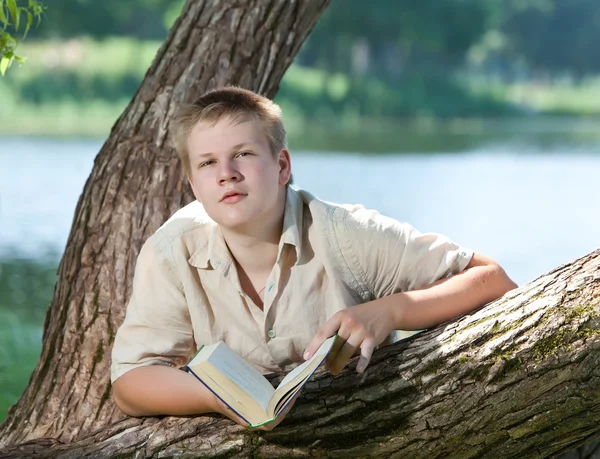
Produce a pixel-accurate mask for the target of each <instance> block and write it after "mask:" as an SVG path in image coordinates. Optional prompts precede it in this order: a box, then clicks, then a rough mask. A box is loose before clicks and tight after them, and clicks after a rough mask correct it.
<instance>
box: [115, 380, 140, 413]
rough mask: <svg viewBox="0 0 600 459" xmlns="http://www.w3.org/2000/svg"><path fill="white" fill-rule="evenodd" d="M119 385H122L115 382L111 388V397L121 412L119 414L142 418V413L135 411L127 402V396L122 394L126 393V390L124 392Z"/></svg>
mask: <svg viewBox="0 0 600 459" xmlns="http://www.w3.org/2000/svg"><path fill="white" fill-rule="evenodd" d="M121 385H122V384H118V383H117V381H115V382H114V383H113V386H112V396H113V400H114V402H115V405H117V407H118V408H119V409H120V410H121V412H122V413H123V414H126V415H127V416H132V417H140V416H144V413H142V412H140V411H139V410H137V409H136V408H135V407H134V406H132V404H131V403H130V402H129V401H128V400H127V395H126V394H124V393H123V392H126V390H124V388H123V387H121Z"/></svg>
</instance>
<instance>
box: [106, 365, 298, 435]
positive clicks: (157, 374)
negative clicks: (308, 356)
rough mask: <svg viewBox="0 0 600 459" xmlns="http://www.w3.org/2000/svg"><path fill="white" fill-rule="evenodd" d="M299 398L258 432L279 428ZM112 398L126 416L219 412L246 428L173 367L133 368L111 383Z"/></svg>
mask: <svg viewBox="0 0 600 459" xmlns="http://www.w3.org/2000/svg"><path fill="white" fill-rule="evenodd" d="M299 395H300V392H298V394H296V395H295V397H294V400H292V402H291V403H290V404H289V405H288V407H287V408H286V410H285V411H284V412H283V413H282V414H280V415H279V417H278V419H277V421H275V422H272V423H270V424H267V425H265V426H261V427H259V428H258V429H259V430H272V429H274V428H275V427H276V426H277V425H279V423H281V421H283V419H284V418H285V416H286V414H287V413H289V411H290V409H291V408H292V406H293V405H294V402H295V401H296V399H297V398H298V396H299ZM113 397H114V399H115V403H116V404H117V406H118V407H119V409H120V410H121V411H122V412H123V413H125V414H127V415H129V416H157V415H165V414H166V415H174V416H185V415H194V414H202V413H219V414H222V415H225V416H227V417H228V418H229V419H231V420H232V421H235V422H237V423H238V424H240V425H241V426H244V427H248V423H247V422H246V421H244V420H243V419H242V418H240V417H239V416H238V415H237V414H236V413H235V412H233V411H232V410H231V409H230V408H229V407H228V406H227V405H226V404H225V403H223V402H222V401H221V400H220V399H219V398H218V397H217V396H216V395H215V394H213V393H212V392H211V391H210V390H208V389H207V388H206V386H205V385H204V384H202V383H200V382H199V381H198V380H197V379H196V378H194V376H192V375H191V374H189V373H186V372H185V371H181V370H178V369H176V368H173V367H166V366H161V365H150V366H145V367H138V368H134V369H133V370H130V371H128V372H127V373H125V374H124V375H123V376H121V377H120V378H118V379H117V380H116V381H115V382H114V383H113Z"/></svg>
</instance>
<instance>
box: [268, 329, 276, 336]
mask: <svg viewBox="0 0 600 459" xmlns="http://www.w3.org/2000/svg"><path fill="white" fill-rule="evenodd" d="M267 335H268V336H269V338H275V336H276V335H275V330H273V329H272V328H269V331H268V332H267Z"/></svg>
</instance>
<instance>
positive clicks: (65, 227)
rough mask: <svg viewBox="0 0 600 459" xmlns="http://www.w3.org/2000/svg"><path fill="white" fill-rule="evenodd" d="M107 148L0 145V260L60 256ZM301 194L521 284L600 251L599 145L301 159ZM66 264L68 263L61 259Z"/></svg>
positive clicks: (23, 142) (297, 165)
mask: <svg viewBox="0 0 600 459" xmlns="http://www.w3.org/2000/svg"><path fill="white" fill-rule="evenodd" d="M101 145H102V141H100V140H72V139H35V138H4V139H2V138H0V257H4V258H6V257H15V256H18V257H31V258H37V257H43V256H47V254H48V253H55V254H59V253H60V252H62V250H63V249H64V245H65V242H66V239H67V236H68V232H69V230H70V227H71V223H72V218H73V212H74V209H75V205H76V203H77V200H78V198H79V194H80V193H81V190H82V189H83V185H84V183H85V181H86V179H87V177H88V175H89V173H90V171H91V169H92V166H93V161H94V158H95V156H96V154H97V152H98V151H99V149H100V147H101ZM292 165H293V171H294V177H295V183H296V186H298V187H301V188H304V189H307V190H309V191H311V192H312V193H313V194H315V195H317V196H318V197H320V198H322V199H325V200H328V201H334V202H341V203H361V204H364V205H365V206H367V207H371V208H375V209H377V210H379V211H380V212H381V213H383V214H386V215H388V216H391V217H394V218H396V219H399V220H402V221H407V222H409V223H411V224H413V225H414V226H415V227H417V228H418V229H419V230H421V231H434V232H439V233H443V234H446V235H448V236H449V237H451V238H452V239H453V240H455V241H456V242H458V243H460V244H462V245H465V246H467V247H470V248H473V249H474V250H476V251H478V252H481V253H483V254H485V255H488V256H490V257H492V258H494V259H496V260H497V261H499V262H500V263H501V264H502V265H503V266H504V267H505V269H506V271H507V272H508V274H509V275H510V276H511V277H512V278H513V279H514V280H515V281H516V282H518V283H519V284H522V283H525V282H527V281H529V280H531V279H533V278H535V277H537V276H539V275H541V274H543V273H545V272H546V271H548V270H550V269H552V268H554V267H556V266H558V265H560V264H563V263H567V262H569V261H571V260H573V259H574V258H576V257H579V256H582V255H585V254H586V253H588V252H590V251H592V250H594V249H596V248H598V247H599V246H600V212H599V210H600V205H599V203H600V179H599V177H600V141H596V140H594V141H589V142H583V143H582V142H572V143H571V142H569V140H568V139H566V140H565V141H564V142H560V141H555V142H552V144H550V145H545V144H543V143H540V142H537V141H533V142H528V141H527V139H526V138H525V139H523V138H521V139H520V140H519V141H518V142H515V141H514V140H510V139H505V140H502V138H500V139H498V138H497V137H496V138H494V140H493V141H490V142H487V143H486V142H485V141H484V142H479V143H478V144H477V145H476V146H474V147H471V148H465V149H464V150H461V151H453V152H449V151H443V149H442V148H440V149H439V151H437V152H428V153H418V152H414V153H410V152H409V153H402V154H392V153H390V154H361V153H343V152H315V151H293V152H292ZM56 256H58V255H56Z"/></svg>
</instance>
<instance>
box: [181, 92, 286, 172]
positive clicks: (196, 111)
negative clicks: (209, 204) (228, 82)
mask: <svg viewBox="0 0 600 459" xmlns="http://www.w3.org/2000/svg"><path fill="white" fill-rule="evenodd" d="M228 117H229V118H232V119H234V120H236V119H238V118H241V117H250V118H251V119H255V120H258V121H260V122H261V123H262V124H263V125H264V127H265V131H266V134H267V138H268V141H269V147H270V148H271V152H272V153H273V154H274V155H275V154H277V153H279V152H280V151H281V150H282V149H283V148H286V149H287V137H286V132H285V127H284V125H283V120H282V117H281V108H279V105H277V104H276V103H275V102H273V101H272V100H270V99H267V98H266V97H263V96H261V95H259V94H256V93H254V92H252V91H248V90H247V89H242V88H238V87H234V86H228V87H224V88H219V89H214V90H212V91H209V92H207V93H205V94H204V95H202V96H201V97H200V98H198V99H197V100H196V101H195V102H194V103H193V104H190V105H185V106H183V107H181V108H180V109H179V110H178V111H177V113H176V114H175V117H174V119H173V120H172V121H171V133H172V136H173V141H174V143H175V148H176V149H177V153H178V154H179V158H180V159H181V162H182V164H183V169H184V171H185V173H186V174H189V172H190V168H191V165H190V156H189V151H188V147H187V141H188V137H189V135H190V132H191V131H192V129H193V128H194V126H196V124H198V123H199V122H209V123H213V124H216V123H218V122H219V121H220V120H222V119H223V118H228ZM288 184H289V183H288Z"/></svg>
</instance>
